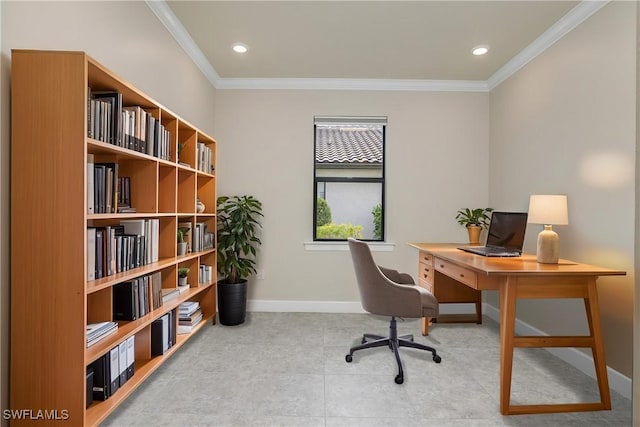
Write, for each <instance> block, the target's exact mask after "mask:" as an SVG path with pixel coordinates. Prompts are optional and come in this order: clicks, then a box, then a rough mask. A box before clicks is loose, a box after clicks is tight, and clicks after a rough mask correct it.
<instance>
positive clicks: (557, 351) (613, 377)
mask: <svg viewBox="0 0 640 427" xmlns="http://www.w3.org/2000/svg"><path fill="white" fill-rule="evenodd" d="M482 312H483V313H484V314H485V315H486V316H487V317H490V318H491V319H493V320H495V321H496V322H498V323H500V311H499V310H498V309H497V308H496V307H494V306H492V305H489V304H487V303H483V304H482ZM516 334H518V335H542V336H545V335H548V334H546V333H544V332H542V331H541V330H539V329H537V328H535V327H533V326H531V325H529V324H528V323H526V322H523V321H522V320H518V319H516ZM545 350H547V351H548V352H549V353H551V354H553V355H554V356H556V357H558V358H560V359H562V360H564V361H565V362H567V363H568V364H570V365H572V366H574V367H576V368H577V369H579V370H580V371H582V372H584V373H585V374H587V375H588V376H590V377H591V378H593V379H595V378H596V371H595V368H594V362H593V357H591V356H589V355H587V354H585V353H583V352H581V351H578V350H576V349H575V348H545ZM607 375H608V376H609V388H610V389H611V390H615V391H616V392H618V393H620V394H621V395H622V396H624V397H626V398H627V399H631V389H632V380H631V378H628V377H625V376H624V375H622V374H621V373H620V372H618V371H616V370H615V369H612V368H610V367H607Z"/></svg>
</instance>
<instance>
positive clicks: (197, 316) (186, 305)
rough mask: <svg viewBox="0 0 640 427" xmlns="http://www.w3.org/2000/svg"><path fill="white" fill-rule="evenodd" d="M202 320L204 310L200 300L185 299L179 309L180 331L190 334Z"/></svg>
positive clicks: (180, 332)
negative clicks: (201, 307)
mask: <svg viewBox="0 0 640 427" xmlns="http://www.w3.org/2000/svg"><path fill="white" fill-rule="evenodd" d="M201 320H202V310H200V303H199V302H198V301H185V302H183V303H182V304H180V308H179V309H178V333H179V334H188V333H190V332H191V331H192V330H193V328H194V326H196V325H197V324H198V323H200V321H201Z"/></svg>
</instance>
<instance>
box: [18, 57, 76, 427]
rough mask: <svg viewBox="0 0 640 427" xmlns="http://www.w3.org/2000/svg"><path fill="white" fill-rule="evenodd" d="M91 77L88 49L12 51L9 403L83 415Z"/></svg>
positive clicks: (72, 415) (19, 423)
mask: <svg viewBox="0 0 640 427" xmlns="http://www.w3.org/2000/svg"><path fill="white" fill-rule="evenodd" d="M42 70H46V73H43V72H42ZM85 81H86V66H85V57H84V55H82V54H77V53H76V54H66V55H32V54H30V53H29V52H27V51H13V54H12V62H11V84H12V87H11V108H12V113H11V130H12V145H11V162H12V168H11V229H12V230H13V231H12V233H11V272H12V274H11V326H12V329H11V346H10V351H11V392H10V401H11V402H10V404H11V407H12V408H25V409H26V408H34V409H58V410H59V411H60V410H63V409H66V410H68V411H69V416H70V417H73V418H74V419H76V420H80V421H82V419H83V417H84V415H83V410H84V408H83V402H84V397H83V396H84V394H83V393H84V391H83V390H84V388H82V389H81V388H79V387H78V386H77V385H78V384H79V383H80V381H82V380H83V378H84V347H83V346H81V345H79V343H81V342H82V341H83V340H84V324H85V299H84V285H85V279H86V269H85V267H84V266H85V265H86V264H85V262H84V260H85V250H84V248H85V247H86V241H85V238H86V232H85V222H84V221H85V216H84V215H85V206H86V201H85V190H84V182H85V181H84V179H85V169H86V166H85V149H84V132H85V121H84V117H85V116H84V112H85V109H86V98H85V94H86V84H85ZM52 365H54V366H56V369H51V366H52ZM52 384H58V385H60V388H59V389H58V390H59V392H55V393H53V392H52ZM22 423H23V422H21V421H16V422H15V423H14V422H12V425H22Z"/></svg>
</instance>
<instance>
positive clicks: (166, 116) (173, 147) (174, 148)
mask: <svg viewBox="0 0 640 427" xmlns="http://www.w3.org/2000/svg"><path fill="white" fill-rule="evenodd" d="M160 121H161V122H162V125H163V126H164V127H165V129H167V131H169V157H168V159H169V160H171V161H172V162H177V159H178V139H177V138H178V120H177V119H176V117H175V116H173V115H172V114H171V113H169V112H167V111H162V112H161V113H160Z"/></svg>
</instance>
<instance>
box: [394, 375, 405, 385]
mask: <svg viewBox="0 0 640 427" xmlns="http://www.w3.org/2000/svg"><path fill="white" fill-rule="evenodd" d="M395 381H396V384H402V383H403V382H404V376H402V375H396V379H395Z"/></svg>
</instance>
